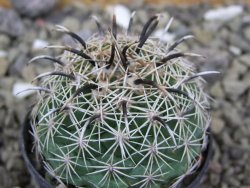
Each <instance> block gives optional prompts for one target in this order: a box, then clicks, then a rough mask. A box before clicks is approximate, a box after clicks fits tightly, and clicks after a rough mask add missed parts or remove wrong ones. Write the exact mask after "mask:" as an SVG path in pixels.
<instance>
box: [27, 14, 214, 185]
mask: <svg viewBox="0 0 250 188" xmlns="http://www.w3.org/2000/svg"><path fill="white" fill-rule="evenodd" d="M132 21H133V17H131V19H130V24H129V28H128V33H127V34H121V35H119V34H117V26H116V18H115V16H113V23H112V29H109V30H108V31H104V30H103V28H102V26H101V25H100V22H98V20H96V22H97V25H98V29H99V34H96V35H93V36H92V37H91V38H90V39H88V40H87V41H86V42H85V41H84V40H83V39H82V38H80V37H79V36H78V35H77V34H75V33H72V32H70V31H69V30H68V29H66V28H64V27H62V26H58V30H59V31H61V32H64V33H66V34H68V35H70V36H71V37H72V38H74V39H75V40H76V41H77V42H78V44H79V45H78V47H76V48H71V47H68V46H50V47H51V48H53V47H57V48H61V49H63V51H64V52H63V54H62V55H61V57H60V58H53V57H50V56H38V57H35V58H33V59H32V60H31V62H34V61H37V60H40V59H47V60H50V61H51V62H53V63H54V64H55V70H54V71H53V72H48V73H44V74H42V75H39V76H38V77H36V79H40V82H41V83H40V86H41V87H36V88H34V89H37V90H39V94H38V102H37V104H36V105H35V108H34V109H33V111H32V114H31V115H32V121H31V123H32V129H33V133H32V134H33V136H34V140H35V143H36V149H37V151H38V153H39V154H41V156H42V158H43V160H44V164H45V168H46V169H47V171H48V172H49V173H50V174H51V175H52V176H53V177H54V178H56V179H57V180H58V181H60V182H61V183H65V184H69V185H74V186H76V187H105V188H106V187H107V188H114V187H119V188H123V187H124V188H127V187H143V188H144V187H161V186H166V185H167V186H171V185H172V186H173V187H174V186H175V185H177V184H178V182H179V181H180V180H182V178H183V177H185V175H187V174H188V173H191V172H192V170H193V169H194V168H195V167H196V166H197V165H198V163H199V155H200V153H201V151H202V149H203V148H204V146H205V145H206V139H205V137H206V130H207V128H208V125H209V120H210V118H209V114H208V111H207V108H208V97H207V95H206V94H205V93H204V92H203V89H202V82H203V79H202V78H201V77H200V76H201V75H203V74H208V73H209V72H206V73H195V71H194V68H193V67H192V66H191V65H190V64H189V63H188V61H187V60H185V59H184V58H183V57H184V56H194V55H196V54H192V53H183V52H180V51H179V50H177V49H176V47H177V46H178V45H179V44H180V43H181V42H183V41H184V40H186V39H188V38H190V36H186V37H183V38H181V39H180V40H177V41H176V42H174V43H173V44H171V45H167V47H166V44H163V43H161V41H160V40H159V39H155V38H150V35H151V34H152V32H153V31H154V29H155V28H156V26H157V24H158V22H159V15H155V16H153V17H151V18H150V19H149V21H148V22H147V23H146V24H145V25H144V27H143V29H142V31H141V34H140V36H139V39H137V38H135V37H134V36H130V30H131V26H132Z"/></svg>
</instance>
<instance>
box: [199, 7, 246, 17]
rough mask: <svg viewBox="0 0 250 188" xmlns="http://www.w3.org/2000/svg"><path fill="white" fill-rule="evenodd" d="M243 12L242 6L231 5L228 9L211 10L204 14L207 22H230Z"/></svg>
mask: <svg viewBox="0 0 250 188" xmlns="http://www.w3.org/2000/svg"><path fill="white" fill-rule="evenodd" d="M242 12H243V7H242V6H240V5H231V6H228V7H221V8H217V9H211V10H209V11H207V12H206V13H205V14H204V18H205V20H208V21H214V20H218V21H228V20H230V19H232V18H234V17H236V16H238V15H240V14H241V13H242Z"/></svg>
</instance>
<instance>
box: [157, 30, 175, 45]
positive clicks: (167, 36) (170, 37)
mask: <svg viewBox="0 0 250 188" xmlns="http://www.w3.org/2000/svg"><path fill="white" fill-rule="evenodd" d="M153 37H156V38H159V39H161V41H163V42H168V43H169V42H173V41H174V39H175V35H174V34H173V33H169V32H165V31H164V29H158V30H156V31H155V32H154V34H153Z"/></svg>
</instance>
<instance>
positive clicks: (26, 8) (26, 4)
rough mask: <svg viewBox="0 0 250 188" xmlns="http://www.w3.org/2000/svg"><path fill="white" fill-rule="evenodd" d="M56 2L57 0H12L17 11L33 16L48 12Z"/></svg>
mask: <svg viewBox="0 0 250 188" xmlns="http://www.w3.org/2000/svg"><path fill="white" fill-rule="evenodd" d="M56 2H57V0H32V1H30V0H11V3H12V5H13V7H14V8H15V9H16V10H17V12H19V13H20V14H21V15H25V16H28V17H31V18H33V17H37V16H41V15H44V14H48V13H49V12H50V10H51V9H52V8H54V6H55V4H56Z"/></svg>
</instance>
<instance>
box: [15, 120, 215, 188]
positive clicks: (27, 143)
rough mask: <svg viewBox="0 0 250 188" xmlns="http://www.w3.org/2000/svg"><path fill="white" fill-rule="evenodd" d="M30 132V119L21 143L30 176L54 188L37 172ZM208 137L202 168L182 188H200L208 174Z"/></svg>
mask: <svg viewBox="0 0 250 188" xmlns="http://www.w3.org/2000/svg"><path fill="white" fill-rule="evenodd" d="M30 131H31V127H30V123H29V121H28V118H26V120H25V122H24V124H23V125H22V129H21V135H20V142H19V143H20V148H21V153H22V156H23V158H24V161H25V164H26V166H27V168H28V171H29V173H30V175H31V176H32V178H33V179H34V180H35V182H36V184H37V186H38V187H39V188H53V186H52V185H51V184H50V183H49V182H48V181H46V180H45V178H44V176H43V175H44V174H45V172H44V170H43V169H40V170H37V168H36V167H35V166H36V165H37V163H39V162H38V161H35V160H34V156H33V155H34V154H33V153H32V152H31V150H32V142H33V140H32V139H33V138H32V135H31V134H30ZM208 137H209V142H208V147H207V150H206V151H204V152H203V153H202V156H203V162H202V164H201V166H200V167H199V168H198V169H197V171H196V172H195V173H193V174H191V175H189V176H187V177H185V178H184V180H183V181H182V183H181V186H180V187H181V188H199V185H200V183H201V180H202V177H203V176H204V174H205V173H206V171H207V169H208V165H209V161H210V159H211V157H212V142H213V140H212V136H211V135H210V134H208Z"/></svg>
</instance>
